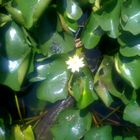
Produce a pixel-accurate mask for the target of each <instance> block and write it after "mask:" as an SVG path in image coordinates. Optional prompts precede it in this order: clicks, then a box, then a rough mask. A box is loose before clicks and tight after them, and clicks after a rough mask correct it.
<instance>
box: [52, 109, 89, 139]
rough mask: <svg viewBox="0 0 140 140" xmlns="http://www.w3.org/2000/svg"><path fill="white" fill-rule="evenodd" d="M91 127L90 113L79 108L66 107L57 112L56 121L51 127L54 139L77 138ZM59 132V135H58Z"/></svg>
mask: <svg viewBox="0 0 140 140" xmlns="http://www.w3.org/2000/svg"><path fill="white" fill-rule="evenodd" d="M90 127H91V115H90V114H89V113H88V114H82V112H81V111H80V110H75V109H67V110H65V111H63V112H62V113H60V114H59V116H58V119H57V123H56V124H54V125H53V126H52V128H51V131H52V134H53V139H54V140H64V139H67V140H78V139H80V138H82V137H83V136H84V134H85V133H86V132H87V131H88V130H89V129H90ZM60 134H61V135H60Z"/></svg>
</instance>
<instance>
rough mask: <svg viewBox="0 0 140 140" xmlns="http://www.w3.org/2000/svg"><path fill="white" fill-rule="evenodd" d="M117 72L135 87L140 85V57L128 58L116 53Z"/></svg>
mask: <svg viewBox="0 0 140 140" xmlns="http://www.w3.org/2000/svg"><path fill="white" fill-rule="evenodd" d="M115 66H116V70H117V72H118V73H119V74H120V75H121V76H122V77H123V78H124V79H125V80H126V81H127V82H128V83H129V84H130V85H131V86H132V87H133V88H135V89H138V88H139V87H140V74H139V69H140V58H139V57H138V58H127V57H123V56H119V55H116V58H115Z"/></svg>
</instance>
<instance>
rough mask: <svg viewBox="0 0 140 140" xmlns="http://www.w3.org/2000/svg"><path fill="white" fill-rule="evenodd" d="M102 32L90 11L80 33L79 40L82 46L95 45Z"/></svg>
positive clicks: (90, 46) (89, 47)
mask: <svg viewBox="0 0 140 140" xmlns="http://www.w3.org/2000/svg"><path fill="white" fill-rule="evenodd" d="M102 34H103V31H102V30H101V29H100V27H99V25H98V23H97V21H96V20H95V17H94V13H93V12H92V13H91V15H90V18H89V20H88V23H87V24H86V26H85V28H84V30H83V32H82V35H81V41H82V43H83V44H84V47H85V48H86V49H92V48H94V47H96V46H97V44H98V43H99V41H100V38H101V36H102Z"/></svg>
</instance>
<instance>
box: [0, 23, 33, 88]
mask: <svg viewBox="0 0 140 140" xmlns="http://www.w3.org/2000/svg"><path fill="white" fill-rule="evenodd" d="M7 26H8V27H7ZM6 27H7V28H3V30H1V31H0V32H1V33H3V36H2V38H1V39H0V41H1V45H2V46H1V48H0V67H1V69H0V75H1V76H0V83H2V84H4V85H7V86H9V87H10V88H12V89H13V90H16V91H19V90H20V88H21V85H22V83H23V80H24V78H25V74H26V72H27V70H28V65H29V61H30V57H31V48H30V47H29V46H28V44H27V43H26V39H25V36H24V33H23V31H22V30H21V28H20V27H19V26H18V25H17V24H16V23H9V24H8V25H6ZM4 31H5V32H4Z"/></svg>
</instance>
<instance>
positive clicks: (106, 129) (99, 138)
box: [84, 126, 113, 140]
mask: <svg viewBox="0 0 140 140" xmlns="http://www.w3.org/2000/svg"><path fill="white" fill-rule="evenodd" d="M111 131H112V128H111V126H102V127H100V128H92V129H90V130H89V131H88V132H87V134H86V135H85V137H84V140H112V139H113V138H112V134H111Z"/></svg>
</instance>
